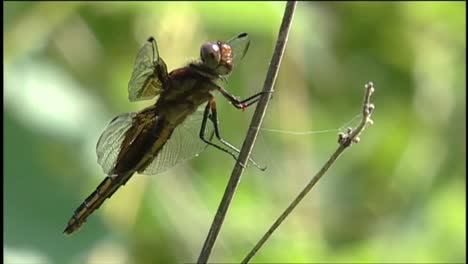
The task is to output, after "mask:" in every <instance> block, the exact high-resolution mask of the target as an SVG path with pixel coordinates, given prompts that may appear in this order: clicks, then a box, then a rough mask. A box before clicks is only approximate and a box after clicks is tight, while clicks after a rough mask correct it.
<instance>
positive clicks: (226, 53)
mask: <svg viewBox="0 0 468 264" xmlns="http://www.w3.org/2000/svg"><path fill="white" fill-rule="evenodd" d="M200 58H201V61H202V63H203V65H204V66H205V67H206V68H208V69H210V70H212V71H213V72H215V73H216V74H219V75H226V74H229V73H230V72H231V71H232V48H231V46H230V45H229V44H227V43H224V42H221V41H218V42H206V43H205V44H203V45H202V46H201V48H200Z"/></svg>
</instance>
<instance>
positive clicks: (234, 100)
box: [218, 87, 270, 109]
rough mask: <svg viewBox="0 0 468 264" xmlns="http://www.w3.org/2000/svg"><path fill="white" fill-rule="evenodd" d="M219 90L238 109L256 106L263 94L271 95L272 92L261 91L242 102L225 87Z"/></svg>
mask: <svg viewBox="0 0 468 264" xmlns="http://www.w3.org/2000/svg"><path fill="white" fill-rule="evenodd" d="M218 90H219V91H220V92H221V94H222V95H223V96H224V97H225V98H226V99H227V100H228V101H229V102H231V104H232V105H233V106H234V107H235V108H237V109H245V108H247V107H249V106H251V105H253V104H255V103H256V102H258V101H259V100H260V98H261V96H262V95H263V94H266V93H270V92H265V91H261V92H259V93H256V94H254V95H252V96H250V97H248V98H247V99H244V100H240V99H239V98H237V97H236V96H234V95H233V94H231V93H230V92H229V91H227V90H226V89H224V88H223V87H218Z"/></svg>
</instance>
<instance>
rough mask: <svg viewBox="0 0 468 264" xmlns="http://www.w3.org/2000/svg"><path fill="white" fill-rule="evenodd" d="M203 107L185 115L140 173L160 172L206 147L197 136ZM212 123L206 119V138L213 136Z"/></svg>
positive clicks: (191, 156)
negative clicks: (184, 118)
mask: <svg viewBox="0 0 468 264" xmlns="http://www.w3.org/2000/svg"><path fill="white" fill-rule="evenodd" d="M203 109H204V107H200V108H199V110H197V111H196V112H195V113H193V114H192V115H190V116H189V117H187V119H186V120H185V121H184V122H183V123H182V124H180V125H179V126H178V127H176V129H175V130H174V132H173V133H172V136H171V138H170V139H169V140H168V141H167V142H166V144H165V145H164V147H163V148H162V149H161V152H159V153H158V155H157V156H156V158H155V159H154V160H153V161H152V162H151V163H150V164H149V165H148V166H147V167H146V168H145V170H144V171H143V172H142V173H141V174H146V175H154V174H158V173H161V172H163V171H165V170H167V169H169V168H171V167H173V166H175V165H176V164H178V163H179V162H181V161H184V160H188V159H191V158H193V157H195V156H198V154H199V153H201V152H202V151H203V150H204V149H205V148H206V147H207V144H206V143H205V142H203V141H202V140H201V139H200V137H199V132H200V127H201V123H202V120H203ZM213 133H214V128H213V124H212V123H211V122H210V121H209V120H208V122H207V124H206V132H205V135H206V138H207V139H209V140H210V139H211V138H212V137H213Z"/></svg>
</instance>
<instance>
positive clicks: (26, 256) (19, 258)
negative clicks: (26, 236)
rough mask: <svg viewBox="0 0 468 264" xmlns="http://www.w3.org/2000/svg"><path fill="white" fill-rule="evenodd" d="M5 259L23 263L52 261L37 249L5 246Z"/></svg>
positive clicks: (37, 263)
mask: <svg viewBox="0 0 468 264" xmlns="http://www.w3.org/2000/svg"><path fill="white" fill-rule="evenodd" d="M3 254H5V255H4V256H3V261H4V262H5V263H10V264H23V263H34V264H42V263H51V261H50V259H49V258H48V257H47V256H45V255H44V254H42V253H41V252H39V251H37V250H31V249H18V248H8V247H4V248H3Z"/></svg>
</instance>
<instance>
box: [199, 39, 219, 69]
mask: <svg viewBox="0 0 468 264" xmlns="http://www.w3.org/2000/svg"><path fill="white" fill-rule="evenodd" d="M200 57H201V60H202V61H203V63H204V64H205V66H207V67H208V68H210V69H215V68H216V67H217V66H218V64H219V62H220V60H221V51H220V49H219V46H218V44H216V43H212V42H207V43H205V44H203V45H202V46H201V49H200Z"/></svg>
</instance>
